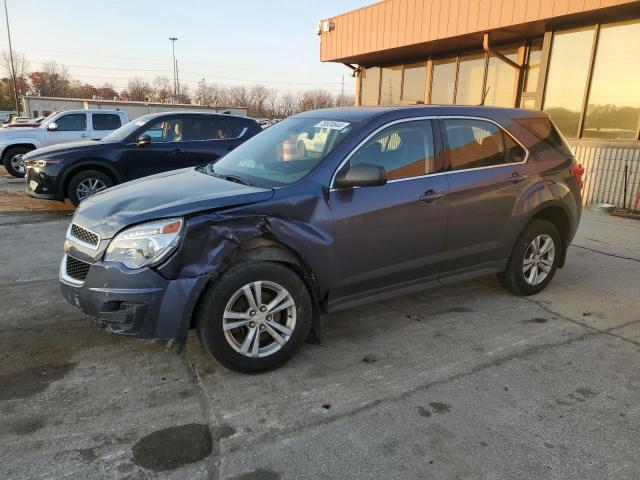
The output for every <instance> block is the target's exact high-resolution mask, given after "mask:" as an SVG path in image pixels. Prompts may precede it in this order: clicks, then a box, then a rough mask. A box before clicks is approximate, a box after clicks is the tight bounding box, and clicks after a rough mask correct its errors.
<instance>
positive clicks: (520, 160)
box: [440, 118, 534, 280]
mask: <svg viewBox="0 0 640 480" xmlns="http://www.w3.org/2000/svg"><path fill="white" fill-rule="evenodd" d="M440 122H441V130H442V132H443V137H444V143H445V162H446V163H447V169H448V173H447V178H448V183H449V195H448V197H449V221H448V233H447V244H446V260H445V261H444V262H443V265H442V274H441V279H442V280H445V279H446V278H448V277H452V276H457V275H464V274H465V273H466V272H467V271H468V272H469V273H471V272H476V273H477V271H479V270H482V269H483V268H484V269H486V270H487V271H492V270H495V268H498V267H500V265H501V264H502V263H504V261H505V260H506V259H507V258H508V257H509V255H510V253H511V249H512V247H513V240H514V239H513V236H514V235H516V234H517V232H515V231H512V230H513V229H514V226H515V225H516V223H517V222H513V221H512V217H513V216H514V215H516V214H517V212H516V208H515V206H516V202H517V201H518V199H519V198H521V197H522V195H523V192H524V191H525V190H526V189H527V188H528V187H529V186H530V185H531V182H533V181H534V179H533V178H528V177H527V174H528V173H530V172H529V169H528V166H527V164H526V163H525V159H526V151H525V150H524V148H523V147H522V146H520V145H519V144H518V143H516V141H515V140H514V139H513V138H512V137H511V136H510V135H509V134H508V133H506V132H505V131H504V130H502V128H500V127H499V126H498V125H496V124H495V123H493V122H489V121H487V120H481V119H471V118H443V119H441V120H440Z"/></svg>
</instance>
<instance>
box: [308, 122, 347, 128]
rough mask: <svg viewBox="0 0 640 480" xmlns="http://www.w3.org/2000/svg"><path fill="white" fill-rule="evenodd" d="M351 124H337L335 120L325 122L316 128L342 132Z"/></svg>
mask: <svg viewBox="0 0 640 480" xmlns="http://www.w3.org/2000/svg"><path fill="white" fill-rule="evenodd" d="M347 125H349V122H336V121H334V120H323V121H321V122H320V123H318V124H316V125H314V127H315V128H330V129H331V130H342V129H343V128H345V127H346V126H347Z"/></svg>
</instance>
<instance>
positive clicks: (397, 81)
mask: <svg viewBox="0 0 640 480" xmlns="http://www.w3.org/2000/svg"><path fill="white" fill-rule="evenodd" d="M401 88H402V65H397V66H394V67H384V68H383V69H382V80H381V83H380V104H381V105H397V104H399V103H400V89H401Z"/></svg>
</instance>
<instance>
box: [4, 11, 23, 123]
mask: <svg viewBox="0 0 640 480" xmlns="http://www.w3.org/2000/svg"><path fill="white" fill-rule="evenodd" d="M4 18H5V20H6V22H7V38H8V39H9V62H11V68H10V69H11V78H13V98H14V100H15V101H16V115H20V102H19V101H18V83H17V82H16V67H15V64H14V63H13V48H12V46H11V32H10V31H9V13H8V12H7V0H4Z"/></svg>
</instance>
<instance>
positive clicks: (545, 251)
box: [522, 234, 556, 285]
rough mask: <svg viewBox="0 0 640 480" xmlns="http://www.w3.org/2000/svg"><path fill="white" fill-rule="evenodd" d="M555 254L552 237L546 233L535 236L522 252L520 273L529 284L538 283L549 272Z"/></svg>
mask: <svg viewBox="0 0 640 480" xmlns="http://www.w3.org/2000/svg"><path fill="white" fill-rule="evenodd" d="M555 255H556V246H555V244H554V243H553V239H552V238H551V237H550V236H549V235H546V234H542V235H538V236H537V237H535V238H534V239H533V240H532V241H531V243H530V244H529V246H528V247H527V250H526V252H525V254H524V260H523V262H522V274H523V275H524V279H525V281H526V282H527V283H528V284H529V285H539V284H540V283H542V282H543V281H544V279H545V278H547V276H548V275H549V273H550V272H551V269H552V268H553V260H554V258H555Z"/></svg>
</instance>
